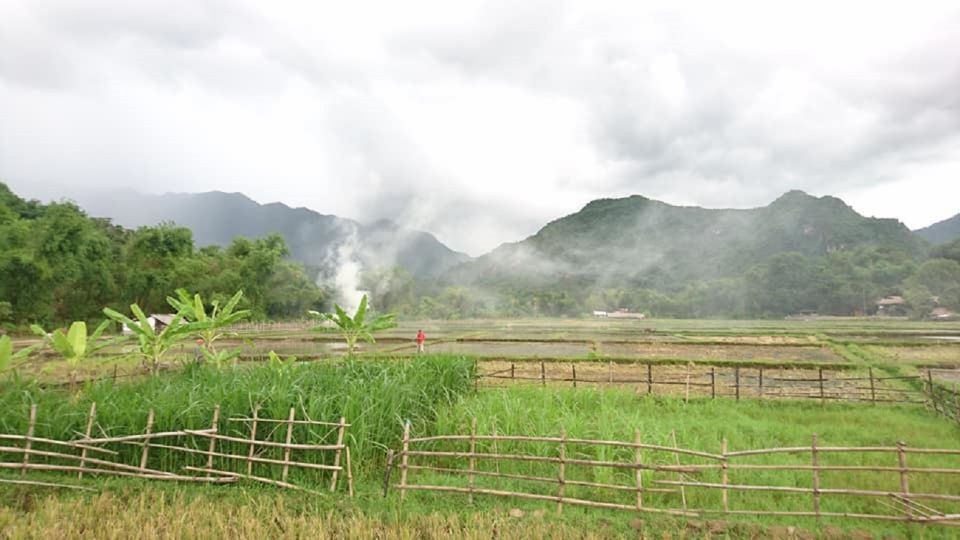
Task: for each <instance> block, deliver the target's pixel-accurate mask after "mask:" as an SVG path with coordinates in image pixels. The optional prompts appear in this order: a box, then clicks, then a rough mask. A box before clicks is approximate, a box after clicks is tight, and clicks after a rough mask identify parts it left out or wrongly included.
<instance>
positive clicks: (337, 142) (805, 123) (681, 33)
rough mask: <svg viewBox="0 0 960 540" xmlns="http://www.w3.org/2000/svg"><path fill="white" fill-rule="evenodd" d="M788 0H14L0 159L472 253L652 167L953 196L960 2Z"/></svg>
mask: <svg viewBox="0 0 960 540" xmlns="http://www.w3.org/2000/svg"><path fill="white" fill-rule="evenodd" d="M775 4H776V5H775ZM784 4H785V3H781V2H755V3H754V2H733V1H724V2H713V1H709V2H703V3H685V2H677V1H675V0H673V1H669V2H663V3H662V4H660V5H657V4H656V3H655V2H637V1H624V2H604V1H598V0H585V1H582V2H572V1H563V0H544V1H539V0H532V1H531V0H526V1H521V2H518V1H515V0H514V1H504V2H460V1H450V0H438V1H434V2H417V1H410V0H407V1H404V2H389V1H385V2H367V1H363V0H350V1H348V2H344V1H336V2H325V1H317V0H313V1H304V2H292V1H278V0H271V1H269V2H267V1H257V2H254V1H236V2H230V1H226V0H207V1H204V0H156V1H154V0H145V1H140V0H85V1H78V0H66V1H60V2H58V1H51V0H22V1H21V0H0V179H2V180H3V181H6V182H7V183H9V184H10V185H11V186H12V187H13V189H14V190H15V191H18V192H19V193H22V194H25V195H28V196H34V197H41V198H49V197H59V196H61V195H63V194H68V195H69V194H70V193H72V192H74V190H76V189H93V188H113V187H117V186H123V187H129V188H133V189H137V190H141V191H146V192H165V191H190V192H193V191H208V190H221V191H241V192H244V193H246V194H248V195H249V196H251V197H252V198H254V199H256V200H258V201H260V202H271V201H282V202H285V203H287V204H289V205H292V206H306V207H309V208H312V209H315V210H317V211H320V212H322V213H332V214H337V215H342V216H347V217H353V218H356V219H360V220H373V219H377V218H390V219H394V220H397V221H400V222H401V223H404V224H406V225H409V226H412V227H417V228H421V229H425V230H429V231H431V232H433V233H435V234H436V235H437V236H438V237H439V238H440V239H441V240H442V241H444V242H446V243H448V244H449V245H450V246H452V247H453V248H455V249H460V250H463V251H467V252H469V253H471V254H474V255H476V254H479V253H481V252H483V251H486V250H488V249H490V248H492V247H494V246H496V245H497V244H499V243H501V242H504V241H515V240H518V239H521V238H523V237H524V236H526V235H528V234H531V233H533V232H535V231H536V230H537V229H538V228H539V227H540V226H542V225H543V224H544V223H546V222H547V221H549V220H552V219H555V218H557V217H560V216H562V215H565V214H568V213H571V212H574V211H576V210H577V209H579V208H580V207H582V206H583V205H584V204H585V203H587V202H588V201H590V200H591V199H595V198H599V197H617V196H625V195H629V194H635V193H636V194H642V195H645V196H648V197H652V198H657V199H661V200H664V201H667V202H670V203H675V204H696V205H702V206H708V207H751V206H759V205H764V204H767V203H769V202H770V201H771V200H773V199H774V198H776V197H777V196H778V195H779V194H781V193H782V192H784V191H786V190H788V189H793V188H798V189H803V190H806V191H808V192H810V193H813V194H817V195H826V194H831V195H837V196H840V197H841V198H843V199H844V200H846V201H847V202H848V203H849V204H851V205H852V206H853V207H854V208H856V209H857V210H859V211H860V212H862V213H864V214H867V215H876V216H883V217H896V218H899V219H901V220H902V221H904V222H905V223H906V224H907V225H909V226H910V227H912V228H917V227H921V226H925V225H929V224H930V223H933V222H935V221H938V220H941V219H944V218H947V217H949V216H951V215H953V214H956V213H958V212H960V52H958V51H960V9H957V8H951V7H950V6H951V4H952V5H953V6H956V5H957V2H944V3H927V2H918V1H911V2H899V3H898V4H899V5H898V6H894V7H888V6H886V5H885V4H886V3H883V2H864V3H860V2H848V1H844V2H836V1H831V2H823V3H819V2H810V1H807V2H793V3H790V4H792V5H793V7H785V6H784ZM890 4H892V3H890ZM641 5H642V6H643V7H640V6H641Z"/></svg>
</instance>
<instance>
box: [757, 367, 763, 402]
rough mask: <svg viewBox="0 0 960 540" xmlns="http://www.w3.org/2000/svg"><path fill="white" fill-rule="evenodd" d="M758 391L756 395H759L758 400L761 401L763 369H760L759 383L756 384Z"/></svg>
mask: <svg viewBox="0 0 960 540" xmlns="http://www.w3.org/2000/svg"><path fill="white" fill-rule="evenodd" d="M758 386H759V389H758V393H759V394H760V399H763V368H760V382H759V383H758Z"/></svg>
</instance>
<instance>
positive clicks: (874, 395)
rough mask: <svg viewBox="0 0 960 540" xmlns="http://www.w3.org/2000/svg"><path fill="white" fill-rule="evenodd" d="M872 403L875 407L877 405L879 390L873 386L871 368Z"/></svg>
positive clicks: (871, 369) (871, 370) (871, 371)
mask: <svg viewBox="0 0 960 540" xmlns="http://www.w3.org/2000/svg"><path fill="white" fill-rule="evenodd" d="M870 401H871V402H872V403H873V404H874V405H876V403H877V389H876V387H874V385H873V368H870Z"/></svg>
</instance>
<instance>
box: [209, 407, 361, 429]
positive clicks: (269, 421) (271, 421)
mask: <svg viewBox="0 0 960 540" xmlns="http://www.w3.org/2000/svg"><path fill="white" fill-rule="evenodd" d="M257 408H258V409H259V406H258V407H257ZM253 420H256V421H257V422H258V423H261V424H284V425H286V424H289V423H291V422H290V421H289V420H278V419H274V418H261V417H259V416H258V417H257V418H253V417H250V418H247V417H245V416H238V417H235V418H230V419H228V420H227V421H228V422H252V421H253ZM292 423H293V424H295V425H298V426H299V425H310V426H332V427H338V426H339V425H340V422H321V421H319V420H294V421H293V422H292ZM345 425H346V427H350V425H351V424H345Z"/></svg>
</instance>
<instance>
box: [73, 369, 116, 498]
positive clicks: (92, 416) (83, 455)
mask: <svg viewBox="0 0 960 540" xmlns="http://www.w3.org/2000/svg"><path fill="white" fill-rule="evenodd" d="M114 367H116V366H114ZM96 419H97V402H96V401H94V402H93V403H91V404H90V413H89V414H87V429H86V431H84V432H83V438H84V439H89V438H90V435H91V434H92V433H93V423H94V422H95V421H96ZM86 466H87V449H86V448H84V449H83V450H81V451H80V472H78V473H77V479H78V480H82V479H83V469H84V468H85V467H86Z"/></svg>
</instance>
